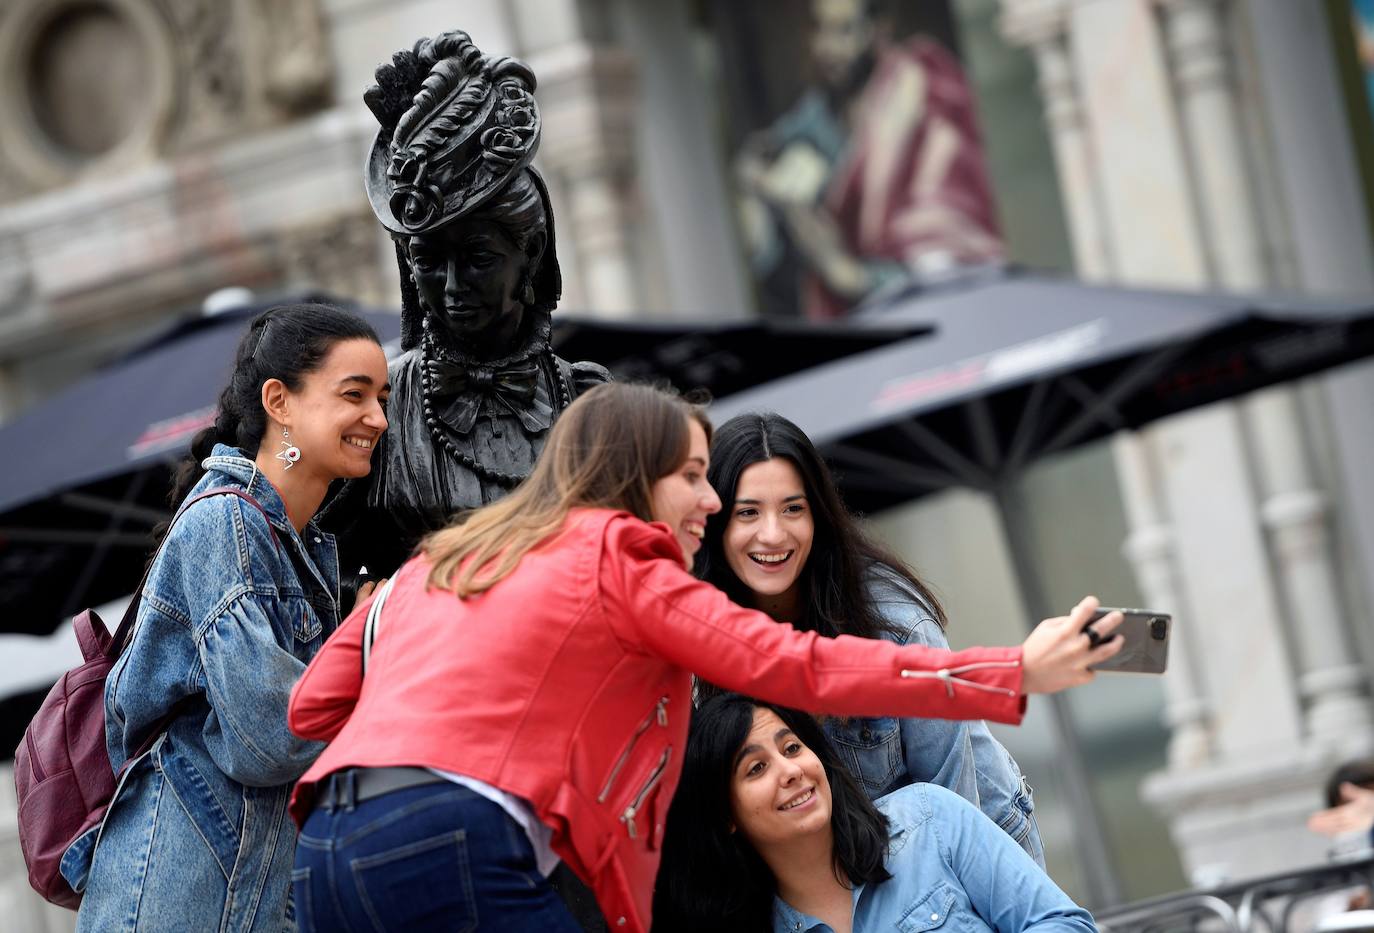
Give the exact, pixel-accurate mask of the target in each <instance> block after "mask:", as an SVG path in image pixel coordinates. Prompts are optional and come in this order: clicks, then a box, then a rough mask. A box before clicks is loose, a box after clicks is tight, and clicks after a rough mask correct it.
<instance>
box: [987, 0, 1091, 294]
mask: <svg viewBox="0 0 1374 933" xmlns="http://www.w3.org/2000/svg"><path fill="white" fill-rule="evenodd" d="M1003 4H1004V11H1003V16H1002V33H1003V35H1004V36H1005V37H1006V39H1007V41H1009V42H1011V43H1013V44H1014V45H1019V46H1022V47H1024V48H1028V49H1030V51H1031V54H1032V55H1033V56H1034V57H1035V66H1036V71H1037V73H1038V78H1039V86H1040V96H1041V99H1042V100H1043V102H1044V107H1045V119H1046V121H1047V122H1048V123H1049V127H1050V135H1051V138H1052V143H1053V146H1054V160H1055V165H1056V167H1057V169H1058V174H1059V184H1060V186H1061V189H1062V191H1063V199H1064V206H1065V209H1066V211H1067V213H1068V215H1069V235H1070V237H1071V239H1072V243H1073V255H1074V268H1075V270H1076V271H1077V273H1078V275H1079V276H1080V277H1082V278H1084V279H1093V280H1102V279H1110V278H1112V277H1113V275H1114V264H1113V261H1112V251H1111V235H1110V232H1109V231H1108V228H1107V223H1106V218H1105V217H1104V215H1103V207H1102V202H1101V192H1100V190H1099V187H1098V178H1097V166H1096V160H1095V156H1094V153H1093V148H1092V139H1091V136H1090V135H1089V133H1088V127H1087V125H1086V120H1085V116H1084V111H1083V102H1082V99H1081V97H1080V94H1079V88H1078V81H1077V78H1076V76H1075V73H1074V64H1073V56H1072V54H1071V50H1070V48H1069V37H1068V32H1067V29H1068V10H1067V7H1066V5H1065V4H1064V3H1063V2H1062V0H1051V2H1025V0H1003Z"/></svg>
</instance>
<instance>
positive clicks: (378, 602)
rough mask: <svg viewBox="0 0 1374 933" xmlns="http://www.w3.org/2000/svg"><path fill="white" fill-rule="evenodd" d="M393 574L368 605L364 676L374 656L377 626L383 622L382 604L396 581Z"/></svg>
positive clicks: (378, 589)
mask: <svg viewBox="0 0 1374 933" xmlns="http://www.w3.org/2000/svg"><path fill="white" fill-rule="evenodd" d="M395 580H396V577H395V575H394V574H393V575H392V577H391V579H389V580H387V581H386V582H385V583H383V584H382V585H381V586H379V587H378V588H377V592H376V593H375V594H373V596H372V605H371V606H368V607H367V622H365V623H364V624H363V676H364V677H366V676H367V662H368V661H369V660H370V659H371V657H372V643H373V642H374V641H376V640H377V626H379V625H381V624H382V605H383V604H384V603H385V602H386V596H387V594H388V593H390V592H391V584H392V583H393V582H395Z"/></svg>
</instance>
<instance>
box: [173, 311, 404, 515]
mask: <svg viewBox="0 0 1374 933" xmlns="http://www.w3.org/2000/svg"><path fill="white" fill-rule="evenodd" d="M359 339H361V340H371V341H372V342H373V343H376V344H379V345H380V343H381V341H380V340H379V339H378V338H377V332H376V331H374V330H373V329H372V328H371V326H369V325H368V323H367V322H366V321H364V320H363V319H362V318H361V317H359V316H358V315H356V314H354V313H353V312H352V311H345V310H343V309H342V308H337V307H335V306H333V305H329V304H324V303H305V304H291V305H278V306H277V307H274V308H269V309H268V310H266V311H264V312H263V313H262V314H259V315H258V316H257V317H256V318H254V319H253V323H252V324H251V325H249V327H248V333H246V334H244V335H243V339H242V340H240V341H239V346H238V350H237V351H236V352H235V354H234V370H233V373H232V374H231V375H230V377H229V384H228V385H227V386H225V387H224V391H223V392H221V393H220V397H219V410H218V412H217V413H216V415H215V423H214V424H212V425H210V427H208V428H205V429H204V430H202V431H201V432H199V433H198V434H196V436H195V437H194V438H192V440H191V450H190V452H189V454H188V455H187V456H186V458H185V459H184V460H182V462H181V464H180V465H179V466H178V467H177V471H176V475H175V476H174V477H173V479H172V491H171V494H170V495H169V497H168V499H169V501H170V503H171V505H172V507H173V508H176V507H177V506H178V505H180V504H181V501H182V500H183V499H185V498H186V494H187V493H188V492H189V491H190V490H191V487H192V486H194V485H195V484H196V483H197V482H199V481H200V478H201V477H202V476H204V475H205V468H204V467H203V466H201V462H202V461H203V460H204V459H205V458H206V457H209V456H210V454H211V453H212V452H213V450H214V447H215V445H216V444H228V445H229V446H230V447H237V448H238V449H239V451H241V452H242V453H243V455H244V456H245V457H248V458H249V459H250V460H251V459H252V458H254V457H256V456H257V454H258V447H259V446H260V445H261V444H262V437H263V434H265V433H266V431H267V412H266V411H265V410H264V409H263V407H262V385H263V383H264V382H266V381H267V380H268V379H280V380H281V381H282V383H283V384H284V385H285V386H286V387H287V388H288V389H290V390H292V391H293V392H294V391H298V390H299V389H300V385H301V379H302V378H303V377H304V376H306V375H307V374H309V373H312V372H314V371H315V370H317V369H319V368H320V366H321V364H323V362H324V358H325V357H326V356H328V355H329V351H331V350H332V349H334V346H335V345H336V344H338V343H341V342H342V341H345V340H359Z"/></svg>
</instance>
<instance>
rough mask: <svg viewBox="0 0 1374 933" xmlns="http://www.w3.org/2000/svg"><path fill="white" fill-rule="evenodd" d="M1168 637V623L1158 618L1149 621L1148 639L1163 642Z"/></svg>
mask: <svg viewBox="0 0 1374 933" xmlns="http://www.w3.org/2000/svg"><path fill="white" fill-rule="evenodd" d="M1168 635H1169V623H1168V622H1167V621H1165V620H1164V619H1161V618H1160V617H1159V616H1155V617H1154V618H1153V619H1151V620H1150V637H1151V638H1153V639H1154V640H1155V641H1163V640H1164V639H1165V638H1167V637H1168Z"/></svg>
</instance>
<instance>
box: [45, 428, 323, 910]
mask: <svg viewBox="0 0 1374 933" xmlns="http://www.w3.org/2000/svg"><path fill="white" fill-rule="evenodd" d="M205 467H206V469H207V470H208V472H207V473H206V475H205V476H204V477H203V478H202V479H201V481H200V482H199V483H198V484H197V485H196V487H195V488H194V489H193V490H192V494H195V493H198V492H201V491H203V490H206V489H210V488H212V487H217V486H236V487H238V488H241V489H243V490H245V491H246V492H248V493H249V495H251V496H253V498H255V499H256V500H257V501H258V502H259V503H260V504H261V505H262V508H263V510H264V511H265V512H266V513H267V515H268V516H269V518H270V523H271V528H270V529H269V527H268V521H266V520H264V518H263V515H262V513H260V512H259V511H258V510H257V509H255V508H253V506H252V505H251V504H249V503H247V502H244V501H243V500H241V499H239V498H237V497H235V496H217V497H212V498H210V499H206V500H203V501H201V502H197V503H195V504H194V505H192V506H191V507H190V510H189V511H188V512H187V513H186V514H185V515H184V516H183V517H182V518H180V519H179V520H178V521H177V523H176V525H175V527H174V528H173V529H172V532H171V536H170V537H169V538H168V540H167V542H166V544H165V545H164V546H163V548H162V552H161V554H159V555H158V557H157V559H156V561H155V562H154V564H153V568H152V572H151V573H150V574H149V578H148V582H147V585H146V586H145V587H144V591H143V601H142V604H141V605H140V606H139V611H138V621H137V625H136V628H135V630H134V636H133V641H132V642H131V644H130V646H129V647H128V648H127V649H126V650H125V651H124V653H123V655H122V656H121V657H120V658H119V661H118V662H117V663H116V664H115V666H114V668H113V670H111V672H110V676H109V679H108V681H107V682H106V685H105V737H106V743H107V746H108V749H109V753H110V763H111V765H112V766H113V768H114V769H115V771H116V772H118V771H119V769H120V768H121V767H122V766H123V765H124V762H125V760H126V759H127V758H128V757H129V756H130V755H132V754H134V753H135V752H136V751H137V750H138V748H139V747H140V745H141V744H142V743H143V742H144V741H145V739H146V737H147V735H148V734H149V731H150V730H151V729H153V728H154V727H155V726H156V724H157V723H158V721H159V720H161V719H162V718H163V717H164V716H166V715H167V713H168V712H169V711H170V710H171V709H172V708H173V707H174V706H175V705H177V704H178V703H182V704H184V705H183V707H182V710H181V712H179V713H178V715H177V718H176V719H175V720H173V722H172V724H171V725H170V727H169V728H168V730H167V733H166V734H165V735H164V736H162V737H161V738H160V739H159V740H158V741H157V742H156V743H155V744H154V745H153V747H152V749H151V750H150V751H149V752H148V753H147V754H145V755H144V756H143V757H141V758H139V759H138V760H137V761H136V762H135V763H133V764H132V765H130V767H129V768H128V770H127V772H126V774H125V777H124V779H123V780H122V782H121V784H120V786H119V789H118V790H117V791H116V793H115V799H114V801H113V802H112V803H111V805H110V808H109V810H108V811H107V813H106V817H105V821H104V823H103V825H102V826H101V827H97V828H96V829H93V830H91V831H90V832H88V833H86V834H85V835H83V836H82V837H80V838H79V839H77V840H76V841H75V842H74V843H72V845H71V847H69V848H68V849H67V852H66V855H65V856H64V857H63V859H62V874H63V875H64V876H65V877H66V878H67V880H68V881H69V882H71V884H72V887H73V888H75V889H76V890H77V891H84V892H85V896H84V899H83V901H82V904H81V911H80V915H79V918H78V929H79V930H82V931H86V930H92V931H95V930H98V931H100V933H107V931H120V930H129V931H133V930H150V931H152V930H219V931H239V930H245V931H247V930H252V931H259V930H261V931H280V930H283V929H293V928H294V923H293V921H292V920H291V918H290V916H289V913H290V905H289V903H288V901H289V890H290V881H291V866H292V862H293V858H294V853H295V826H294V825H293V824H292V822H291V820H290V819H289V817H288V816H287V812H286V804H287V798H288V797H289V795H290V791H291V785H292V783H293V782H294V781H295V780H296V778H298V777H299V776H300V775H301V774H302V773H303V772H304V771H305V769H306V768H307V767H308V766H309V764H310V763H311V762H312V761H313V760H314V759H315V757H316V756H317V755H318V754H319V752H320V751H321V749H322V748H323V743H320V742H306V741H302V740H301V739H298V738H296V737H295V736H293V735H292V734H291V733H290V732H289V731H287V728H286V707H287V701H288V699H289V697H290V693H291V687H292V686H293V685H294V684H295V682H296V680H297V679H298V678H299V677H300V675H301V672H302V671H304V670H305V663H306V662H307V661H308V660H309V659H310V658H311V656H312V655H314V654H315V652H316V651H317V650H318V649H319V647H320V645H321V644H323V642H324V639H325V638H326V637H328V635H329V634H330V633H331V632H332V631H333V630H334V629H335V628H336V627H337V626H338V620H339V609H338V592H339V583H338V554H337V551H336V549H335V545H334V539H333V538H332V537H331V536H330V535H328V534H326V533H324V532H322V531H320V530H319V529H318V528H316V527H315V526H314V525H313V524H308V525H306V527H305V529H304V532H303V533H302V534H300V535H298V534H297V533H296V531H295V529H293V528H292V527H291V524H290V522H289V521H287V517H286V509H285V506H284V504H283V503H282V500H281V497H280V496H279V495H278V493H277V491H276V489H275V488H274V487H273V486H272V484H271V483H270V482H268V481H267V480H266V478H264V477H263V476H262V475H261V474H260V473H258V472H257V471H256V469H255V468H254V466H253V464H252V463H251V462H250V461H249V460H247V459H245V458H244V457H243V456H242V455H241V454H240V453H239V451H237V450H236V449H234V448H232V447H226V446H224V445H216V447H215V449H214V453H213V455H212V456H211V457H209V458H207V459H206V460H205ZM272 532H275V540H274V537H273V533H272Z"/></svg>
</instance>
